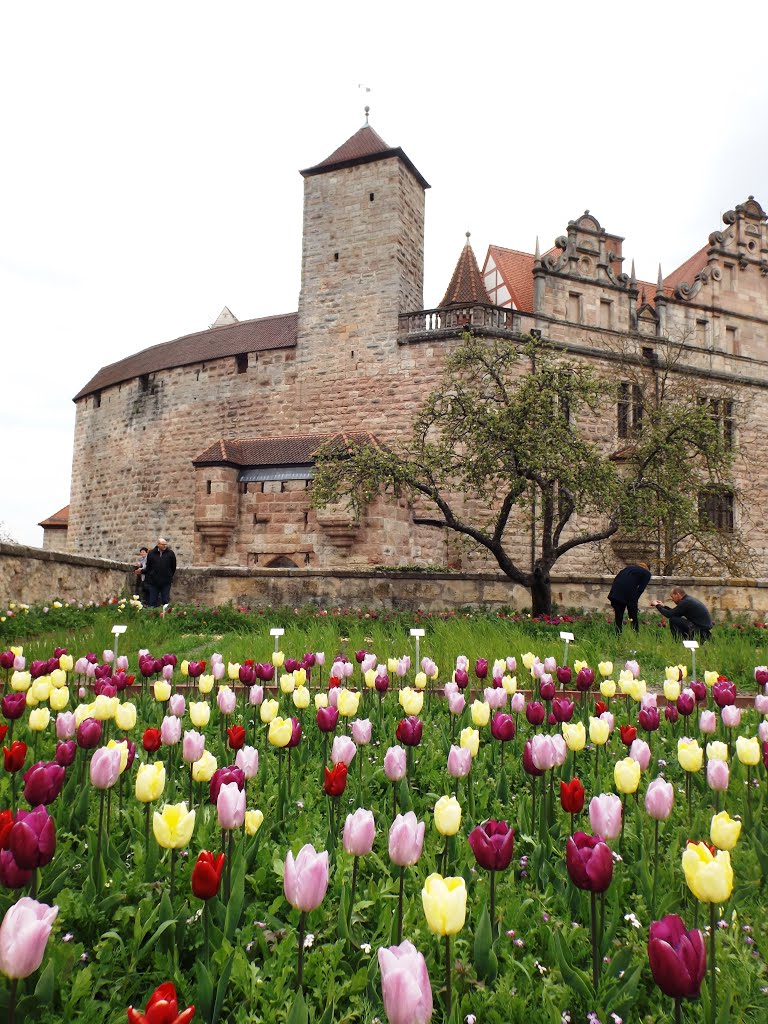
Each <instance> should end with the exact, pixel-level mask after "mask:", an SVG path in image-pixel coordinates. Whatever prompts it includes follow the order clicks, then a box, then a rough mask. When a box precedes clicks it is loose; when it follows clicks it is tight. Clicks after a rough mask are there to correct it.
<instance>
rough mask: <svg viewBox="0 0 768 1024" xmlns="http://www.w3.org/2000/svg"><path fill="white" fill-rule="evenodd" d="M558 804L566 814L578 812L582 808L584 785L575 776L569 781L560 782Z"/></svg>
mask: <svg viewBox="0 0 768 1024" xmlns="http://www.w3.org/2000/svg"><path fill="white" fill-rule="evenodd" d="M560 805H561V807H562V808H563V810H564V811H567V813H568V814H578V813H579V812H580V811H582V810H584V786H583V785H582V784H581V780H580V779H577V778H576V777H574V778H572V779H571V781H570V782H561V783H560Z"/></svg>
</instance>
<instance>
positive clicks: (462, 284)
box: [440, 242, 491, 306]
mask: <svg viewBox="0 0 768 1024" xmlns="http://www.w3.org/2000/svg"><path fill="white" fill-rule="evenodd" d="M490 301H491V300H490V297H489V295H488V292H487V291H486V290H485V285H484V284H483V277H482V274H481V273H480V268H479V267H478V265H477V259H476V258H475V253H474V251H473V249H472V246H471V245H470V244H469V242H467V244H466V245H465V246H464V248H463V249H462V251H461V256H459V261H458V263H457V264H456V269H455V270H454V272H453V277H452V278H451V283H450V284H449V285H448V288H447V290H446V292H445V295H444V296H443V301H442V302H441V303H440V305H441V306H451V305H454V304H456V305H465V304H466V303H468V302H488V303H490Z"/></svg>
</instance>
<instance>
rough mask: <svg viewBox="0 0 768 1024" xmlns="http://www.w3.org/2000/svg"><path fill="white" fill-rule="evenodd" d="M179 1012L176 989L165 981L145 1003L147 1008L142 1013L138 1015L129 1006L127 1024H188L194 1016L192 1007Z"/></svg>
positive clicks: (171, 983) (136, 1011)
mask: <svg viewBox="0 0 768 1024" xmlns="http://www.w3.org/2000/svg"><path fill="white" fill-rule="evenodd" d="M178 1011H179V1006H178V1003H177V1001H176V989H175V988H174V987H173V982H170V981H166V982H165V983H164V984H162V985H159V986H158V987H157V988H156V989H155V991H154V992H153V993H152V995H151V996H150V997H149V1000H148V1001H147V1008H146V1011H145V1012H144V1013H139V1011H138V1010H134V1008H133V1007H132V1006H129V1007H128V1009H127V1010H126V1013H127V1014H128V1024H189V1021H191V1020H192V1018H193V1017H194V1016H195V1008H194V1006H188V1007H187V1009H186V1010H182V1011H181V1013H179V1012H178Z"/></svg>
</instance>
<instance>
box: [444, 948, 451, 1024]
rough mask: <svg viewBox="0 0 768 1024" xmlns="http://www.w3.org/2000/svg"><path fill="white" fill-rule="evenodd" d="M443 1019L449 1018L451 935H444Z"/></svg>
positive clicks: (447, 1019)
mask: <svg viewBox="0 0 768 1024" xmlns="http://www.w3.org/2000/svg"><path fill="white" fill-rule="evenodd" d="M445 1019H446V1021H449V1020H450V1019H451V936H450V935H446V936H445Z"/></svg>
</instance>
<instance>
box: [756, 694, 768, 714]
mask: <svg viewBox="0 0 768 1024" xmlns="http://www.w3.org/2000/svg"><path fill="white" fill-rule="evenodd" d="M755 710H756V711H757V713H758V715H768V696H766V694H764V693H758V694H757V696H756V697H755Z"/></svg>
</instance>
